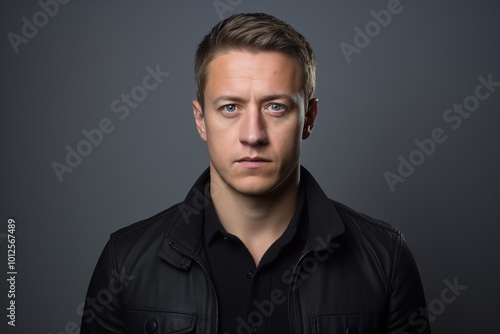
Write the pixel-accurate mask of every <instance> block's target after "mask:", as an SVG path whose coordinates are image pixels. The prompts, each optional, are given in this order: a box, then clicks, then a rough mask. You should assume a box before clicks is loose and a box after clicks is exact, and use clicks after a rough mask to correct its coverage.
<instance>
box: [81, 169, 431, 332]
mask: <svg viewBox="0 0 500 334" xmlns="http://www.w3.org/2000/svg"><path fill="white" fill-rule="evenodd" d="M301 178H302V180H303V181H304V182H305V184H306V205H307V206H308V209H307V212H308V214H309V229H310V232H309V240H308V242H307V243H306V246H305V249H304V251H303V253H302V255H301V257H300V259H299V261H298V262H297V264H296V266H294V268H290V271H288V272H285V273H283V277H282V278H283V280H286V281H287V282H289V289H288V291H283V294H288V309H289V324H284V325H289V326H290V328H291V332H292V333H297V334H299V333H300V334H302V333H303V334H306V333H328V334H333V333H349V334H352V333H430V327H429V323H428V320H427V319H426V318H425V317H424V316H422V314H424V310H425V307H426V305H425V298H424V293H423V289H422V285H421V282H420V276H419V273H418V270H417V267H416V264H415V261H414V259H413V256H412V254H411V252H410V250H409V249H408V247H407V246H406V243H405V241H404V238H403V236H402V234H401V232H400V231H399V230H397V229H395V228H394V227H392V226H391V225H389V224H387V223H384V222H381V221H378V220H375V219H372V218H370V217H367V216H365V215H363V214H360V213H358V212H356V211H353V210H352V209H349V208H347V207H346V206H344V205H342V204H339V203H337V202H335V201H332V200H330V199H328V198H327V196H326V195H325V194H324V192H323V191H322V190H321V188H320V187H319V185H318V184H317V183H316V181H315V180H314V178H313V177H312V176H311V175H310V174H309V172H307V170H305V168H303V167H301ZM208 180H209V172H208V169H207V170H206V171H205V172H204V173H203V174H202V175H201V177H200V178H199V179H198V181H197V182H196V183H195V185H194V186H193V188H192V189H191V191H190V192H189V194H188V195H187V197H186V199H185V200H184V202H182V203H180V204H177V205H174V206H172V207H171V208H169V209H167V210H165V211H163V212H161V213H159V214H157V215H155V216H153V217H151V218H149V219H146V220H143V221H140V222H138V223H135V224H133V225H130V226H128V227H125V228H123V229H121V230H119V231H117V232H115V233H113V234H112V235H111V238H110V240H109V241H108V243H107V244H106V246H105V248H104V250H103V252H102V254H101V256H100V258H99V261H98V263H97V266H96V268H95V271H94V274H93V276H92V279H91V282H90V285H89V289H88V293H87V299H86V304H85V308H84V310H83V316H82V327H81V333H82V334H88V333H218V323H217V318H218V316H217V315H218V304H217V296H216V292H215V289H214V286H213V284H212V281H211V277H210V274H209V271H208V264H207V258H206V255H205V254H204V251H203V249H204V247H203V207H204V205H205V203H206V201H205V199H206V198H205V197H206V196H207V195H208V194H207V191H208V188H205V187H204V186H205V185H206V184H207V181H208ZM275 297H276V296H275ZM281 298H282V297H281ZM267 302H268V305H269V303H273V302H278V299H277V298H273V297H272V296H271V297H270V300H269V301H267ZM262 316H265V312H264V311H263V314H262ZM249 332H250V325H247V326H246V325H242V327H241V328H239V333H249ZM234 333H238V331H237V330H236V329H235V331H234Z"/></svg>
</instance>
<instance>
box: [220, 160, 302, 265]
mask: <svg viewBox="0 0 500 334" xmlns="http://www.w3.org/2000/svg"><path fill="white" fill-rule="evenodd" d="M299 171H300V166H297V167H296V168H295V169H294V170H293V171H292V173H291V174H290V175H289V177H288V178H287V179H286V180H285V181H283V183H282V184H280V185H279V186H278V187H276V188H275V189H273V190H272V191H270V192H269V193H266V194H263V195H248V194H243V193H241V192H238V191H237V190H236V189H234V188H232V187H231V186H229V185H228V184H227V183H225V182H224V181H223V180H222V179H221V178H220V176H219V175H214V174H217V173H216V172H215V170H214V168H213V167H211V184H210V186H211V187H210V192H211V195H212V201H213V204H214V207H215V211H216V213H217V216H218V218H219V221H220V222H221V224H222V226H223V227H224V229H225V230H226V231H227V232H228V233H231V234H233V235H235V236H237V237H238V238H239V239H240V240H241V241H242V242H243V243H244V244H245V246H246V247H247V249H248V250H249V251H250V253H251V254H252V256H253V257H254V260H255V262H256V264H258V262H259V261H260V258H261V257H262V255H263V254H264V253H265V251H266V250H267V249H268V248H269V246H271V245H272V244H273V243H274V242H275V241H276V240H277V239H278V238H279V237H280V236H281V235H282V234H283V232H284V231H285V229H286V228H287V226H288V224H289V223H290V220H291V219H292V216H293V214H294V212H295V207H296V204H297V197H298V192H299V180H300V175H299Z"/></svg>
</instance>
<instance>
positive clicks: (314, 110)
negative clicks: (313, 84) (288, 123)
mask: <svg viewBox="0 0 500 334" xmlns="http://www.w3.org/2000/svg"><path fill="white" fill-rule="evenodd" d="M317 114H318V99H317V98H312V99H310V100H309V103H308V105H307V111H306V114H305V121H304V129H303V130H302V139H307V138H308V137H309V136H310V135H311V133H312V130H313V128H314V121H315V120H316V115H317Z"/></svg>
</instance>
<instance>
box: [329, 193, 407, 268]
mask: <svg viewBox="0 0 500 334" xmlns="http://www.w3.org/2000/svg"><path fill="white" fill-rule="evenodd" d="M331 202H332V204H333V205H334V206H335V208H336V209H337V211H338V213H339V215H340V217H341V219H342V223H343V224H344V227H345V232H344V234H345V235H344V237H345V238H346V239H348V240H349V244H350V245H352V246H353V247H356V248H359V249H360V250H363V251H368V250H369V251H370V252H373V253H374V255H375V254H377V255H378V256H379V257H381V258H385V259H387V260H389V259H392V260H395V259H396V258H397V257H398V256H399V252H400V251H401V247H402V246H403V247H404V244H405V240H404V236H403V233H402V231H401V230H400V229H399V228H397V227H395V226H393V225H392V224H390V223H387V222H385V221H383V220H379V219H376V218H373V217H370V216H368V215H366V214H364V213H361V212H359V211H356V210H354V209H352V208H350V207H348V206H347V205H344V204H342V203H339V202H337V201H334V200H331Z"/></svg>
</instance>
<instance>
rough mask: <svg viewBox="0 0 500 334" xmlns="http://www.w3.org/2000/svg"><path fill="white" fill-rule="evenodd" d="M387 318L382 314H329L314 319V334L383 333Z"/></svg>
mask: <svg viewBox="0 0 500 334" xmlns="http://www.w3.org/2000/svg"><path fill="white" fill-rule="evenodd" d="M385 321H386V317H385V315H384V314H381V313H349V314H327V315H321V316H317V317H313V318H312V328H313V333H314V334H327V333H328V334H378V333H383V332H384V331H383V329H384V325H385Z"/></svg>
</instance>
